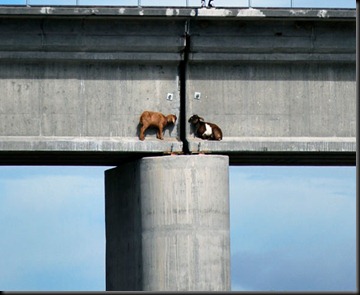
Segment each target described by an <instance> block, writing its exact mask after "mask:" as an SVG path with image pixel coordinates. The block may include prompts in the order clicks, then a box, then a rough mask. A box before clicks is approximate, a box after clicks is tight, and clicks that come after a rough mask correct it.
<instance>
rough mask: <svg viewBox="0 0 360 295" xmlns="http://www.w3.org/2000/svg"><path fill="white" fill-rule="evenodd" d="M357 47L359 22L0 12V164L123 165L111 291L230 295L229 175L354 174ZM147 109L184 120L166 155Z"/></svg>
mask: <svg viewBox="0 0 360 295" xmlns="http://www.w3.org/2000/svg"><path fill="white" fill-rule="evenodd" d="M355 32H356V20H355V10H354V9H344V10H342V9H333V10H331V9H329V10H318V9H269V8H264V9H252V8H246V9H245V8H227V9H222V8H216V9H206V8H178V7H169V8H159V7H157V8H150V7H149V8H140V7H136V8H134V7H127V8H122V7H61V6H56V7H55V6H54V7H41V6H35V7H10V6H1V7H0V88H1V90H2V91H1V93H2V94H1V97H0V164H2V165H113V166H119V167H118V168H115V169H111V170H108V171H107V172H106V175H105V184H106V186H105V189H106V192H105V194H106V235H107V248H106V251H107V254H106V255H107V258H106V259H107V262H106V265H107V266H106V268H107V290H156V291H159V290H194V291H196V290H229V288H230V262H229V261H230V249H229V246H230V243H229V203H228V190H229V188H228V165H229V164H230V165H249V164H250V165H269V164H270V165H355V150H356V149H355V148H356V140H355V134H356V114H355V109H356V99H355V97H356V86H355V80H356V62H355V55H356V45H355V44H356V41H355V40H356V33H355ZM146 109H148V110H156V111H161V112H163V113H165V114H168V113H174V114H176V115H177V116H178V118H179V120H178V122H177V124H176V125H175V126H174V127H173V128H172V129H167V130H166V132H165V140H163V141H160V140H158V139H156V138H155V133H154V132H152V133H149V134H147V137H146V139H145V141H140V140H139V139H138V132H139V130H138V126H137V125H138V120H139V116H140V114H141V112H142V111H143V110H146ZM195 113H196V114H198V115H200V116H202V117H204V118H205V120H206V121H210V122H214V123H216V124H218V125H219V126H220V127H221V128H222V130H223V133H224V139H223V140H222V141H220V142H214V141H204V140H200V139H198V138H195V137H194V135H193V134H192V130H191V128H190V126H189V123H188V122H187V119H188V118H189V117H190V116H191V115H192V114H195ZM199 153H201V154H203V153H205V154H208V155H206V156H197V154H199ZM170 154H177V155H178V156H169V155H170Z"/></svg>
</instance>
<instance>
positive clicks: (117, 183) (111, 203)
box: [105, 155, 230, 291]
mask: <svg viewBox="0 0 360 295" xmlns="http://www.w3.org/2000/svg"><path fill="white" fill-rule="evenodd" d="M228 164H229V159H228V157H227V156H215V155H192V156H164V157H148V158H144V159H141V160H139V161H134V162H131V163H128V164H126V165H124V166H121V167H118V168H114V169H111V170H107V171H106V178H105V183H106V185H105V194H106V289H107V290H108V291H114V290H144V291H229V290H230V236H229V235H230V232H229V222H230V221H229V171H228ZM134 184H135V185H134Z"/></svg>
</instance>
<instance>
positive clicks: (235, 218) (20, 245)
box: [0, 0, 357, 291]
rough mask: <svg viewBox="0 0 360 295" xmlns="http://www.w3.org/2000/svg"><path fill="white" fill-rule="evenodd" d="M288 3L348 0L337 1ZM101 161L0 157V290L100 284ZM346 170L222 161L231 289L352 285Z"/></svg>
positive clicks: (352, 220)
mask: <svg viewBox="0 0 360 295" xmlns="http://www.w3.org/2000/svg"><path fill="white" fill-rule="evenodd" d="M24 2H25V1H3V0H0V5H1V4H11V3H13V4H23V3H24ZM55 2H56V1H51V0H48V1H35V0H30V3H33V4H35V3H38V4H59V3H60V2H58V3H55ZM73 2H74V1H68V2H66V1H61V3H60V4H72V3H73ZM85 2H86V4H96V2H97V3H99V1H85V0H80V4H84V5H85ZM119 2H120V1H102V2H101V3H102V4H103V5H111V4H118V3H119ZM133 2H135V3H137V1H136V0H135V1H133ZM243 2H244V3H245V4H241V3H243ZM251 2H252V5H253V6H255V5H258V6H267V5H266V4H263V3H269V1H255V0H252V1H251ZM270 2H271V6H287V4H286V3H289V1H270ZM122 3H124V2H122ZM141 3H142V4H143V5H145V4H144V3H146V1H145V0H142V1H141ZM171 3H173V1H172V2H171ZM179 3H181V1H179ZM189 3H190V5H191V3H192V2H191V1H189ZM236 3H240V4H236ZM257 3H259V4H257ZM284 3H285V4H284ZM215 4H216V5H217V6H245V5H247V1H233V0H226V1H225V0H223V1H220V0H215ZM275 4H276V5H275ZM294 4H295V6H296V5H297V6H299V7H349V8H355V1H346V0H345V1H344V0H342V1H330V0H326V1H320V0H319V1H316V0H312V1H305V0H304V1H300V0H293V5H294ZM194 5H195V4H194ZM111 168H112V167H103V166H100V167H61V166H53V167H42V166H36V167H35V166H12V167H8V166H0V236H1V239H0V290H6V291H70V290H71V291H103V290H105V223H104V219H105V216H104V211H105V208H104V171H105V170H107V169H111ZM355 178H356V169H355V167H271V166H270V167H269V166H252V167H251V166H241V167H240V166H237V167H233V166H232V167H230V210H231V211H230V241H231V270H232V271H231V282H232V291H355V290H356V288H357V281H356V277H357V276H356V184H355Z"/></svg>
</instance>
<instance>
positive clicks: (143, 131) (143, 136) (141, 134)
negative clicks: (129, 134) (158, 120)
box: [139, 125, 147, 140]
mask: <svg viewBox="0 0 360 295" xmlns="http://www.w3.org/2000/svg"><path fill="white" fill-rule="evenodd" d="M146 129H147V126H144V125H142V126H141V128H140V136H139V139H140V140H144V139H145V131H146Z"/></svg>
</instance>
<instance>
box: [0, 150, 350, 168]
mask: <svg viewBox="0 0 360 295" xmlns="http://www.w3.org/2000/svg"><path fill="white" fill-rule="evenodd" d="M218 154H222V155H228V156H229V164H230V165H234V166H246V165H264V166H265V165H271V166H355V162H356V154H355V152H242V153H239V152H235V153H230V152H229V153H218ZM163 155H164V153H145V152H144V153H138V152H136V153H135V152H134V153H129V152H123V153H121V152H39V151H27V152H14V151H11V152H2V153H1V154H0V165H14V166H17V165H29V166H36V165H48V166H51V165H54V166H57V165H59V166H121V165H122V164H124V163H127V162H131V161H134V160H137V159H140V158H143V157H149V156H163ZM165 155H167V154H165Z"/></svg>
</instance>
